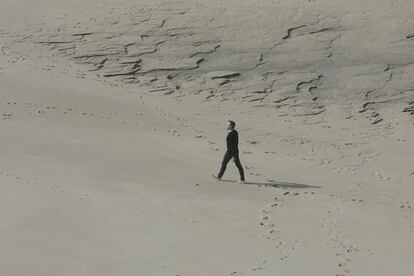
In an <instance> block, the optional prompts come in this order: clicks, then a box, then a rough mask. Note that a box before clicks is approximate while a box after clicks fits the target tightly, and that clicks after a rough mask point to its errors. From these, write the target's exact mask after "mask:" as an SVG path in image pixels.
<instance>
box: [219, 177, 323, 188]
mask: <svg viewBox="0 0 414 276" xmlns="http://www.w3.org/2000/svg"><path fill="white" fill-rule="evenodd" d="M221 181H223V182H224V181H225V182H237V181H235V180H225V179H222V180H221ZM240 185H256V186H259V187H261V186H264V187H274V188H294V189H308V188H314V189H315V188H321V186H312V185H307V184H301V183H291V182H282V181H275V182H248V181H246V183H244V184H240Z"/></svg>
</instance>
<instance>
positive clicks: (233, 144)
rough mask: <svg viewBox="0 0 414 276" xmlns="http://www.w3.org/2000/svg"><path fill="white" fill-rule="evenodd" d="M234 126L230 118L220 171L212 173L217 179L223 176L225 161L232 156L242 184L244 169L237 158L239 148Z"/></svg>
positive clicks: (237, 135)
mask: <svg viewBox="0 0 414 276" xmlns="http://www.w3.org/2000/svg"><path fill="white" fill-rule="evenodd" d="M235 127H236V123H235V122H234V121H231V120H229V121H227V130H230V131H229V133H228V134H227V138H226V142H227V151H226V153H225V154H224V157H223V161H222V162H221V168H220V172H219V173H218V175H217V176H215V175H214V174H213V177H214V178H216V179H217V180H221V177H222V176H223V174H224V171H225V170H226V167H227V163H228V162H229V161H230V160H231V159H232V158H233V160H234V163H235V164H236V167H237V169H239V173H240V181H239V182H240V183H242V184H244V183H245V182H244V171H243V167H242V165H241V164H240V159H239V148H238V144H239V134H238V132H237V130H235Z"/></svg>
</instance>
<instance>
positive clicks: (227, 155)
mask: <svg viewBox="0 0 414 276" xmlns="http://www.w3.org/2000/svg"><path fill="white" fill-rule="evenodd" d="M233 157H234V163H235V164H236V167H237V169H239V173H240V180H242V181H244V171H243V167H242V165H241V163H240V158H239V153H238V152H237V153H232V152H230V151H226V153H225V154H224V157H223V161H222V162H221V168H220V172H219V174H218V177H220V178H221V177H222V176H223V174H224V172H225V171H226V167H227V163H229V161H230V160H231V159H232V158H233Z"/></svg>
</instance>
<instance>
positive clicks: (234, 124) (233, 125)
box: [227, 120, 236, 128]
mask: <svg viewBox="0 0 414 276" xmlns="http://www.w3.org/2000/svg"><path fill="white" fill-rule="evenodd" d="M227 122H229V123H230V125H231V128H234V127H235V126H236V123H235V122H234V121H232V120H228V121H227Z"/></svg>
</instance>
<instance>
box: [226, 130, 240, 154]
mask: <svg viewBox="0 0 414 276" xmlns="http://www.w3.org/2000/svg"><path fill="white" fill-rule="evenodd" d="M226 141H227V151H229V152H230V153H232V154H235V153H239V148H238V144H239V133H238V132H237V131H236V130H235V129H233V130H231V131H229V133H228V134H227V138H226Z"/></svg>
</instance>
